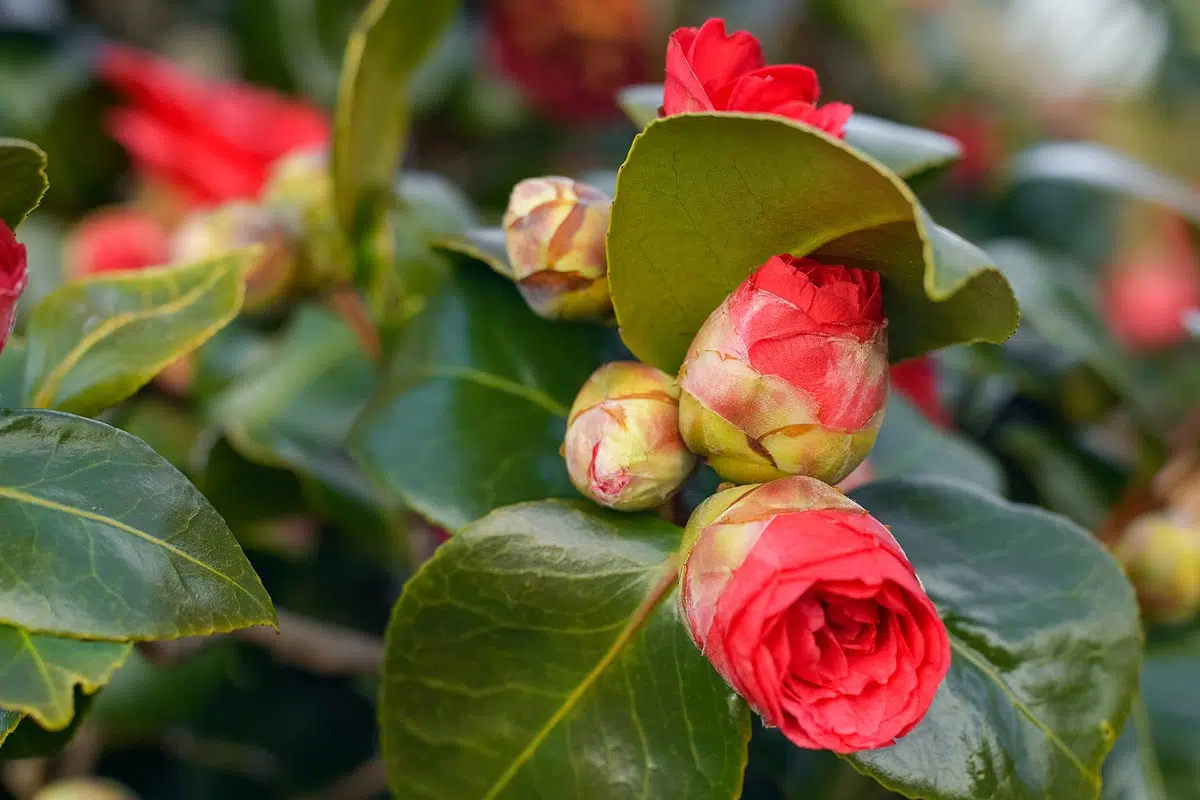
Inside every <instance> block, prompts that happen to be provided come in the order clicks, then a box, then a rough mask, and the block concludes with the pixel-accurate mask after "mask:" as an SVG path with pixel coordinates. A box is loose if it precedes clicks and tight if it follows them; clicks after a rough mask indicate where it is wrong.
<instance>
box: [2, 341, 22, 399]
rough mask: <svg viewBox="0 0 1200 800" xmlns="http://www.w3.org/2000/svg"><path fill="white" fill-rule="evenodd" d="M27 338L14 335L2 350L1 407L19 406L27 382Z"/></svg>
mask: <svg viewBox="0 0 1200 800" xmlns="http://www.w3.org/2000/svg"><path fill="white" fill-rule="evenodd" d="M25 350H26V348H25V340H24V339H21V338H18V337H16V336H13V337H11V338H9V340H8V343H7V344H6V345H4V350H3V351H2V352H0V408H18V407H19V406H20V405H21V389H22V388H23V387H22V384H23V383H24V382H25Z"/></svg>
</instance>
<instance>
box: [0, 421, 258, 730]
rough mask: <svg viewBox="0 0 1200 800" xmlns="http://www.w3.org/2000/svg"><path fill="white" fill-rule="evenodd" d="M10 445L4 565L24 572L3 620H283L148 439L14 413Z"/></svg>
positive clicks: (5, 587)
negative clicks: (277, 616) (145, 440)
mask: <svg viewBox="0 0 1200 800" xmlns="http://www.w3.org/2000/svg"><path fill="white" fill-rule="evenodd" d="M0 451H2V452H3V453H4V458H3V459H0V517H2V518H3V519H4V520H6V523H5V530H4V536H3V537H2V538H0V567H2V569H3V572H4V573H7V574H9V575H11V576H14V579H12V580H7V581H4V582H0V622H4V623H8V624H12V625H19V626H21V627H24V628H28V629H29V630H31V631H36V632H40V633H54V634H61V635H65V636H72V637H79V638H89V639H110V640H141V639H162V638H173V637H176V636H195V635H203V634H209V633H216V632H223V631H230V630H234V629H236V628H244V627H247V626H250V625H274V624H275V611H274V609H273V608H272V606H271V600H270V598H269V597H268V596H267V593H266V591H265V590H264V589H263V586H262V583H261V582H260V581H259V579H258V576H257V575H255V574H254V570H253V568H252V567H251V566H250V562H249V561H247V560H246V557H245V555H244V554H243V553H242V549H241V547H239V546H238V543H237V541H236V540H235V539H234V538H233V535H232V534H231V533H230V532H229V528H228V527H226V525H225V522H224V520H222V519H221V517H220V515H219V514H217V512H216V511H215V510H214V509H213V507H212V506H211V505H210V504H209V503H208V501H207V500H205V499H204V496H203V495H201V494H200V492H199V491H197V490H196V488H195V487H194V486H192V485H191V483H189V482H188V480H187V479H186V478H185V477H184V476H183V475H182V474H181V473H180V472H179V471H178V470H176V469H175V468H174V467H172V466H171V465H170V464H168V463H167V462H166V461H165V460H164V459H163V458H162V457H161V456H159V455H158V454H157V453H155V452H154V451H153V450H151V449H150V448H149V447H147V446H146V444H145V443H144V442H142V441H141V440H139V439H135V438H134V437H132V436H130V435H129V434H127V433H125V432H124V431H120V430H117V429H116V428H111V427H109V426H108V425H105V424H103V423H101V422H96V421H94V420H89V419H84V418H82V417H75V416H71V415H69V414H61V413H58V412H53V411H4V412H0ZM15 576H20V580H16V579H15ZM0 683H2V681H0ZM2 705H3V704H0V706H2Z"/></svg>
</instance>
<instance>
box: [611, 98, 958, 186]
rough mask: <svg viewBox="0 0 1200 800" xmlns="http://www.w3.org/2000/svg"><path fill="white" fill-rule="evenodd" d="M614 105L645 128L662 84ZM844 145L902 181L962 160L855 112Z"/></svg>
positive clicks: (941, 141)
mask: <svg viewBox="0 0 1200 800" xmlns="http://www.w3.org/2000/svg"><path fill="white" fill-rule="evenodd" d="M617 102H618V103H619V104H620V106H621V110H623V111H624V112H625V114H626V116H628V117H629V118H630V119H631V120H633V122H634V124H635V125H637V126H638V127H639V128H644V127H646V126H647V125H649V124H650V123H651V122H653V121H654V120H656V119H658V109H659V106H661V105H662V102H663V87H662V84H661V83H644V84H639V85H637V86H627V87H625V88H624V89H622V90H621V91H620V93H618V95H617ZM844 133H845V141H846V144H848V145H850V146H852V147H854V148H856V149H858V150H860V151H862V152H864V153H866V154H867V155H869V156H871V157H872V158H874V159H875V160H876V161H878V162H879V163H880V164H883V165H884V166H885V167H887V168H888V169H890V170H891V171H892V172H894V173H896V174H897V175H899V176H900V177H901V178H904V179H905V180H911V179H914V178H921V177H925V176H927V175H929V174H931V173H935V172H937V171H939V170H941V169H943V168H944V167H946V166H948V165H950V164H952V163H954V162H955V161H957V160H958V159H959V158H961V157H962V147H961V146H960V145H959V143H958V142H957V141H955V140H954V139H952V138H951V137H949V136H946V135H944V134H941V133H937V132H936V131H930V130H926V129H924V128H914V127H912V126H910V125H901V124H900V123H898V122H892V121H890V120H886V119H881V118H880V117H872V116H871V115H869V114H862V113H856V114H855V115H854V116H852V117H850V120H849V121H848V122H847V123H846V127H845V129H844Z"/></svg>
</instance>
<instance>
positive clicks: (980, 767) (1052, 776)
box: [852, 481, 1142, 800]
mask: <svg viewBox="0 0 1200 800" xmlns="http://www.w3.org/2000/svg"><path fill="white" fill-rule="evenodd" d="M855 499H856V500H857V501H858V502H860V503H862V504H863V505H864V506H866V507H867V508H868V509H869V510H870V511H871V513H873V514H874V515H875V516H876V517H878V518H879V519H880V520H881V521H882V522H883V523H884V524H886V525H888V526H890V527H891V529H892V532H893V533H894V534H895V536H896V539H897V540H898V541H899V542H900V544H901V546H902V547H903V548H904V550H905V552H906V553H907V554H908V556H909V558H910V559H911V560H912V563H913V566H914V567H915V568H916V570H917V573H918V574H919V575H920V576H921V580H922V581H923V582H924V586H925V589H926V591H927V592H928V593H929V596H930V597H931V598H932V599H933V601H934V603H936V604H937V606H938V610H939V611H940V612H941V615H942V618H943V620H944V621H945V623H946V628H947V629H948V630H949V633H950V641H951V647H952V650H953V656H952V662H951V667H950V674H949V676H948V677H947V678H946V681H945V683H943V685H942V687H941V689H940V690H939V692H938V694H937V696H936V697H935V698H934V701H933V706H932V707H931V708H930V710H929V713H928V715H926V717H925V719H924V720H922V721H921V723H920V724H918V725H917V727H916V728H915V729H914V730H913V731H912V732H911V733H910V734H908V735H907V736H905V737H904V738H902V739H900V740H898V742H897V743H896V744H895V745H893V746H891V747H887V748H883V749H880V750H873V751H866V752H862V753H858V754H856V755H854V756H852V759H853V761H854V762H855V763H856V764H857V765H858V766H859V767H860V768H861V769H863V770H864V771H866V772H868V773H870V774H871V775H874V776H875V777H876V778H878V779H879V780H880V781H881V782H882V783H883V784H884V785H886V786H889V787H891V788H893V789H894V790H896V791H900V792H902V793H904V794H906V795H908V796H909V797H925V798H936V799H937V800H977V799H978V798H981V797H987V798H991V800H1033V799H1034V798H1036V799H1037V800H1042V798H1050V797H1052V798H1068V797H1069V798H1073V799H1075V798H1078V800H1085V798H1095V797H1097V796H1098V795H1099V792H1100V765H1101V763H1102V762H1103V761H1104V757H1105V754H1107V752H1108V750H1109V748H1111V747H1112V745H1113V742H1114V740H1115V739H1116V736H1117V732H1118V731H1119V730H1120V729H1121V726H1122V725H1123V723H1124V721H1125V716H1126V713H1127V711H1128V709H1129V705H1130V701H1131V699H1132V697H1133V694H1134V692H1135V691H1136V689H1137V677H1138V670H1139V668H1140V666H1141V646H1142V632H1141V626H1140V624H1139V622H1138V611H1137V605H1136V604H1135V602H1134V596H1133V590H1132V588H1131V587H1130V586H1129V583H1128V582H1127V581H1126V580H1125V578H1124V576H1123V575H1122V574H1121V571H1120V569H1119V568H1118V567H1117V565H1116V562H1114V561H1113V560H1112V559H1111V558H1110V557H1109V556H1108V554H1107V553H1106V552H1105V551H1104V550H1103V548H1101V547H1100V545H1099V544H1097V543H1096V542H1095V540H1093V539H1092V537H1091V536H1090V535H1089V534H1088V533H1087V532H1086V531H1084V530H1082V529H1080V528H1078V527H1076V526H1075V525H1073V524H1071V523H1070V522H1068V521H1067V520H1066V519H1064V518H1062V517H1059V516H1056V515H1053V514H1049V513H1046V512H1045V511H1041V510H1039V509H1036V508H1033V507H1029V506H1018V505H1013V504H1010V503H1006V502H1004V501H1002V500H998V499H995V498H993V497H990V496H988V495H986V494H984V493H982V492H980V491H979V490H977V489H974V488H971V487H968V486H966V485H965V484H961V485H955V484H952V483H936V482H918V481H912V482H907V481H894V482H890V483H878V484H874V485H872V486H868V487H866V488H864V489H862V490H860V491H858V492H856V493H855Z"/></svg>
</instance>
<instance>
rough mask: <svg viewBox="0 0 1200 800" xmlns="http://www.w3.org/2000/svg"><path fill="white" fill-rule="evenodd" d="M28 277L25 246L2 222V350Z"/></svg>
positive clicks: (0, 307)
mask: <svg viewBox="0 0 1200 800" xmlns="http://www.w3.org/2000/svg"><path fill="white" fill-rule="evenodd" d="M26 277H27V274H26V261H25V245H23V244H21V243H20V242H18V241H17V237H16V236H15V235H14V234H13V232H12V231H11V230H10V229H9V227H8V225H6V224H4V221H3V220H0V350H3V349H4V345H5V344H6V343H7V342H8V336H9V334H11V333H12V328H13V323H14V322H15V321H16V318H17V301H18V300H20V299H21V292H23V291H25V280H26Z"/></svg>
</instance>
